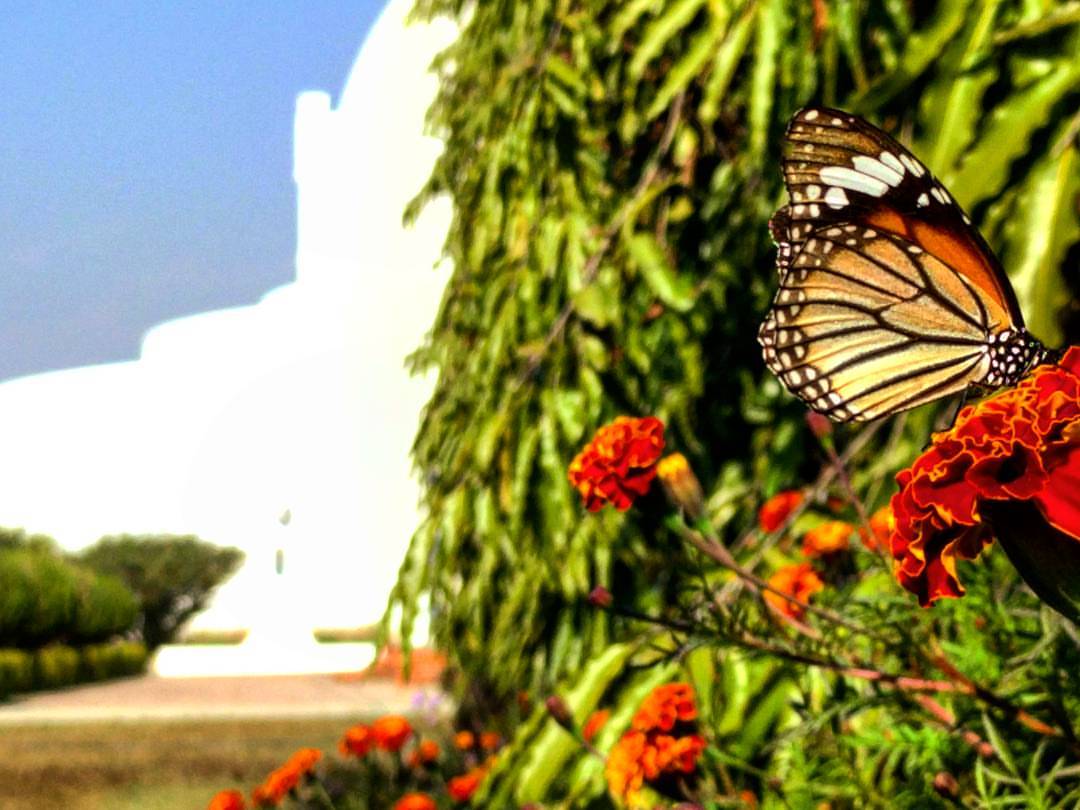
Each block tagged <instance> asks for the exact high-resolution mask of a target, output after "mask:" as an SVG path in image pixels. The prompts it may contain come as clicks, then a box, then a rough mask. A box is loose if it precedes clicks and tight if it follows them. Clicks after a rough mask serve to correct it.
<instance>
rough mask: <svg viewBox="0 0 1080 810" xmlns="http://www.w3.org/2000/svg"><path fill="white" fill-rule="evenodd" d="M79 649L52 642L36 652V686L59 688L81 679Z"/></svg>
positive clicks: (38, 687)
mask: <svg viewBox="0 0 1080 810" xmlns="http://www.w3.org/2000/svg"><path fill="white" fill-rule="evenodd" d="M79 662H80V656H79V651H78V650H75V649H72V648H71V647H68V646H66V645H64V644H50V645H48V646H47V647H42V648H41V649H39V650H37V651H36V652H35V653H34V688H35V689H59V688H60V687H62V686H71V685H72V684H74V683H78V681H79V673H80V666H79Z"/></svg>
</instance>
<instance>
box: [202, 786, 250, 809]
mask: <svg viewBox="0 0 1080 810" xmlns="http://www.w3.org/2000/svg"><path fill="white" fill-rule="evenodd" d="M206 810H244V794H243V793H241V792H240V791H239V790H222V791H220V792H219V793H217V794H216V795H215V796H214V798H212V799H211V800H210V804H209V806H208V807H207V808H206Z"/></svg>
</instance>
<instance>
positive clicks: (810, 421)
mask: <svg viewBox="0 0 1080 810" xmlns="http://www.w3.org/2000/svg"><path fill="white" fill-rule="evenodd" d="M806 425H807V427H809V428H810V432H811V433H813V434H814V435H815V436H817V437H818V438H819V439H827V438H828V437H829V436H831V435H832V431H833V426H832V422H830V421H829V420H828V418H827V417H825V416H822V415H821V414H820V413H818V412H817V411H810V412H809V413H807V414H806Z"/></svg>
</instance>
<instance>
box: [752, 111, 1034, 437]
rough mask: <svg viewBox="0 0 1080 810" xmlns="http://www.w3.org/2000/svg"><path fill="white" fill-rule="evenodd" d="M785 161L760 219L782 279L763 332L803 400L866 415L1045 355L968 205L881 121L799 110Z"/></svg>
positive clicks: (1012, 377) (1014, 370) (1004, 378)
mask: <svg viewBox="0 0 1080 810" xmlns="http://www.w3.org/2000/svg"><path fill="white" fill-rule="evenodd" d="M783 171H784V180H785V183H786V185H787V189H788V194H789V196H790V203H789V204H788V205H786V206H784V207H783V208H781V209H780V210H779V211H777V213H776V215H775V216H774V217H773V219H772V221H771V222H770V223H769V227H770V230H771V232H772V234H773V238H774V239H775V240H776V242H777V244H778V252H777V270H778V273H779V276H780V289H779V291H778V292H777V295H776V298H775V300H774V302H773V306H772V309H771V310H770V311H769V314H768V315H767V317H766V319H765V321H764V323H763V324H762V326H761V329H760V331H759V334H758V339H759V342H760V343H761V345H762V348H763V351H764V356H765V361H766V363H767V364H768V366H769V368H770V369H771V370H772V371H773V372H774V373H775V374H776V375H777V376H778V377H779V378H780V379H781V380H782V381H783V383H784V385H785V386H786V387H787V388H788V389H789V390H790V391H792V393H795V394H797V395H798V396H799V397H801V398H802V399H803V400H805V401H806V402H807V404H809V405H810V407H811V408H813V409H815V410H817V411H820V412H821V413H824V414H826V415H827V416H829V417H830V418H832V419H835V420H837V421H847V420H853V421H861V420H868V419H875V418H877V417H880V416H885V415H887V414H890V413H894V412H896V411H900V410H904V409H906V408H912V407H915V406H916V405H921V404H923V403H925V402H929V401H932V400H934V399H937V398H939V397H943V396H946V395H948V394H952V393H956V392H959V391H961V390H963V389H964V388H966V387H967V386H969V385H971V384H981V385H988V386H997V385H1004V384H1010V383H1012V382H1015V381H1016V380H1017V379H1019V377H1020V376H1021V375H1022V374H1023V373H1024V372H1025V371H1026V369H1027V368H1028V367H1029V366H1030V365H1032V364H1033V363H1034V362H1036V361H1037V360H1039V359H1041V358H1042V357H1043V356H1044V354H1045V351H1044V350H1043V348H1042V346H1041V344H1039V343H1038V341H1036V340H1035V339H1034V338H1031V337H1030V336H1029V335H1028V334H1027V332H1026V331H1025V330H1024V328H1023V321H1022V319H1021V316H1020V311H1019V307H1018V306H1017V303H1016V297H1015V295H1014V294H1013V291H1012V288H1011V287H1010V285H1009V282H1008V279H1007V278H1006V276H1005V275H1004V272H1003V271H1002V270H1001V267H1000V265H999V264H998V262H997V259H996V258H995V257H994V255H993V253H992V252H991V251H990V249H989V247H987V245H986V243H985V242H984V241H983V239H982V237H981V236H980V235H979V234H978V232H977V231H975V230H974V228H972V227H971V225H970V223H969V221H968V219H967V216H966V215H965V214H964V213H963V211H962V210H961V209H960V207H959V206H958V205H957V204H956V202H955V201H954V200H953V198H952V197H951V196H950V195H949V193H948V192H947V191H946V190H945V189H944V188H943V187H942V186H941V185H940V184H939V183H938V182H937V181H936V180H935V179H934V177H933V176H932V175H931V173H930V172H929V171H928V170H927V169H926V167H925V166H923V164H922V163H921V162H920V161H919V160H918V159H917V158H915V157H914V156H913V155H912V154H911V153H910V152H908V151H907V150H906V149H904V148H903V147H902V146H900V145H899V144H898V143H896V141H894V140H893V139H892V138H890V137H889V136H888V135H886V134H885V133H884V132H881V131H880V130H878V129H877V128H875V127H873V126H871V125H870V124H868V123H866V122H865V121H863V120H861V119H859V118H857V117H855V116H852V115H850V114H848V113H844V112H841V111H838V110H830V109H827V108H821V107H817V108H808V109H805V110H802V111H800V112H799V113H798V114H796V116H795V117H794V118H793V119H792V121H791V124H790V125H789V127H788V131H787V135H786V137H785V142H784V158H783Z"/></svg>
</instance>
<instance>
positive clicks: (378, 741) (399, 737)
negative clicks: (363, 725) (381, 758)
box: [371, 714, 413, 751]
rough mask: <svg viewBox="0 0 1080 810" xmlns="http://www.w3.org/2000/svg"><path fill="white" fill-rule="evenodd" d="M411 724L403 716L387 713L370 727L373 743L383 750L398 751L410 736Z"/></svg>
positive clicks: (411, 731)
mask: <svg viewBox="0 0 1080 810" xmlns="http://www.w3.org/2000/svg"><path fill="white" fill-rule="evenodd" d="M412 733H413V730H412V726H411V725H409V721H408V720H406V719H405V718H404V717H401V716H400V715H396V714H388V715H386V716H384V717H380V718H379V719H378V720H376V721H375V724H374V725H372V727H371V734H372V736H373V737H374V738H375V745H376V746H378V747H379V748H381V749H382V750H383V751H400V750H401V747H402V746H403V745H405V743H407V742H408V741H409V738H410V737H411V736H412Z"/></svg>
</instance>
